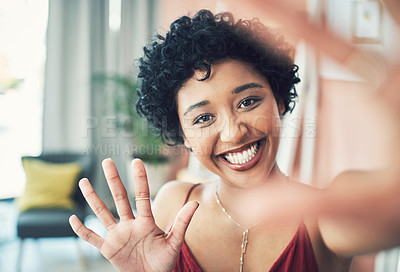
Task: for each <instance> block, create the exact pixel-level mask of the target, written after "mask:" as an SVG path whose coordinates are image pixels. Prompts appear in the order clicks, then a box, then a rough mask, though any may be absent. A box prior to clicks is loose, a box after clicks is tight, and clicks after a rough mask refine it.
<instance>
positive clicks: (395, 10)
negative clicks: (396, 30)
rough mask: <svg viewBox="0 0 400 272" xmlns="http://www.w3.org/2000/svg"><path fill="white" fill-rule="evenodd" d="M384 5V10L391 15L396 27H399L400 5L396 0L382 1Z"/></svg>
mask: <svg viewBox="0 0 400 272" xmlns="http://www.w3.org/2000/svg"><path fill="white" fill-rule="evenodd" d="M382 2H383V3H384V4H385V5H386V10H387V11H388V12H389V13H390V15H392V17H393V19H394V20H395V21H396V23H397V25H398V26H400V3H399V1H398V0H382Z"/></svg>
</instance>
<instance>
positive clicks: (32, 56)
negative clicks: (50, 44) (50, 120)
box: [0, 0, 48, 199]
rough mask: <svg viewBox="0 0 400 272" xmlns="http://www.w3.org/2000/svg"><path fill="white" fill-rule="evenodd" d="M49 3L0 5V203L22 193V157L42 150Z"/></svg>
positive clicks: (22, 1)
mask: <svg viewBox="0 0 400 272" xmlns="http://www.w3.org/2000/svg"><path fill="white" fill-rule="evenodd" d="M47 17H48V1H47V0H34V1H33V0H31V1H30V0H13V1H1V2H0V39H1V41H2V42H1V43H0V67H1V68H0V150H1V152H0V169H1V171H0V172H1V178H0V188H1V190H0V199H2V198H10V197H15V196H18V195H20V194H22V193H23V190H24V185H25V177H24V172H23V169H22V166H21V160H20V157H21V155H25V154H39V153H40V152H41V149H42V98H43V83H44V67H45V59H46V39H45V38H46V27H47Z"/></svg>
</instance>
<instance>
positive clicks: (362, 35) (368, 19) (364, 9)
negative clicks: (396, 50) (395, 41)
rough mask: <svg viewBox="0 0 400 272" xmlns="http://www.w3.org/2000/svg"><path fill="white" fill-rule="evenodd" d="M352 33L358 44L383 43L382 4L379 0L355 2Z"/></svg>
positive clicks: (356, 0)
mask: <svg viewBox="0 0 400 272" xmlns="http://www.w3.org/2000/svg"><path fill="white" fill-rule="evenodd" d="M352 35H353V42H354V43H356V44H380V43H382V6H381V4H380V3H379V1H377V0H355V1H354V2H353V27H352Z"/></svg>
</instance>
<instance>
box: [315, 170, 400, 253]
mask: <svg viewBox="0 0 400 272" xmlns="http://www.w3.org/2000/svg"><path fill="white" fill-rule="evenodd" d="M399 177H400V176H398V175H395V173H390V172H388V171H374V172H372V171H371V172H355V171H352V172H346V173H343V174H341V175H339V176H338V177H337V178H336V179H335V180H334V182H333V183H332V186H331V187H329V188H328V189H327V190H326V191H325V192H324V194H323V197H322V198H321V199H320V201H319V202H320V205H318V209H319V213H320V218H321V219H320V229H321V233H322V235H323V237H324V240H325V242H326V244H327V246H328V247H330V248H331V249H332V250H333V251H335V252H337V253H341V254H348V255H354V254H360V253H365V252H370V251H376V250H380V249H383V248H390V247H394V246H397V245H400V195H399V194H400V178H399Z"/></svg>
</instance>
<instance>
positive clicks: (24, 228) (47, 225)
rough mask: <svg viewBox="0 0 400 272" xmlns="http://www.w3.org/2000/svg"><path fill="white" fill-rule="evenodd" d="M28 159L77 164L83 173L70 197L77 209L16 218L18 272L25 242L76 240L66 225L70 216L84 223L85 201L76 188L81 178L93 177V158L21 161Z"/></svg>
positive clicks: (55, 155) (54, 156)
mask: <svg viewBox="0 0 400 272" xmlns="http://www.w3.org/2000/svg"><path fill="white" fill-rule="evenodd" d="M27 158H34V159H40V160H43V161H46V162H52V163H68V162H78V163H79V164H80V165H81V168H82V171H81V173H80V174H79V176H78V178H77V181H76V188H75V189H74V194H73V200H74V201H75V203H76V204H77V205H76V208H74V209H65V208H32V209H28V210H26V211H23V212H21V213H20V214H19V216H18V220H17V235H18V237H19V238H20V239H21V242H20V251H19V257H18V264H17V269H18V271H19V270H20V268H21V262H22V253H23V243H24V239H27V238H33V239H38V238H49V237H77V236H76V234H75V233H74V232H73V230H72V228H71V227H70V225H69V223H68V218H69V217H70V216H71V215H72V214H76V215H77V216H78V218H79V219H80V220H82V222H83V221H84V219H85V217H86V216H87V210H88V209H87V206H86V201H85V199H84V197H83V195H82V193H81V192H80V190H79V187H78V186H77V185H78V181H79V180H80V179H81V178H82V177H87V178H89V179H91V177H93V175H94V157H93V156H92V155H90V154H72V153H48V154H42V155H39V156H24V157H22V161H23V160H25V159H27ZM91 180H93V179H91ZM77 241H78V240H77ZM80 257H81V263H82V265H83V266H85V267H86V262H85V259H84V257H83V256H82V255H80Z"/></svg>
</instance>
